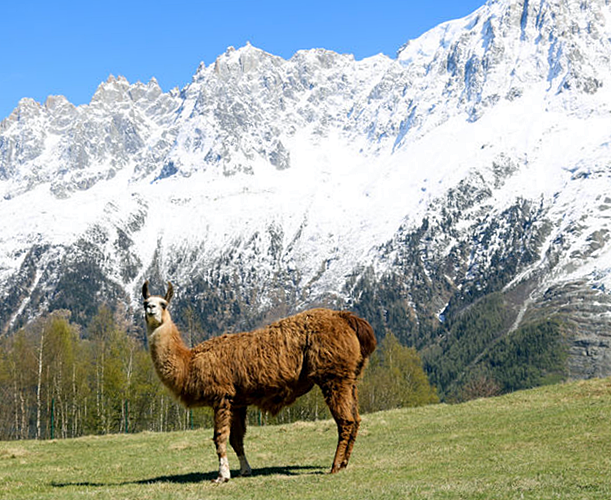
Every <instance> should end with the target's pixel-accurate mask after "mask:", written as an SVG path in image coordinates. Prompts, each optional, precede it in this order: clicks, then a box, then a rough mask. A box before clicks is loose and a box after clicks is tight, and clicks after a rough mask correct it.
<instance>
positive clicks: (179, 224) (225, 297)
mask: <svg viewBox="0 0 611 500" xmlns="http://www.w3.org/2000/svg"><path fill="white" fill-rule="evenodd" d="M610 26H611V13H610V9H609V5H608V4H607V3H606V2H605V1H604V0H597V1H593V2H589V3H588V4H584V3H583V2H579V1H573V0H568V1H560V0H555V1H551V0H550V1H546V0H544V1H541V2H537V3H534V2H531V1H527V0H526V1H516V0H491V1H489V2H488V3H486V4H485V5H484V6H482V7H481V8H480V9H478V10H477V11H476V12H474V13H473V14H471V15H469V16H467V17H465V18H463V19H460V20H456V21H450V22H448V23H444V24H442V25H440V26H438V27H436V28H433V29H432V30H430V31H429V32H427V33H425V34H424V35H423V36H422V37H420V38H418V39H416V40H412V41H409V42H408V43H407V44H405V45H404V46H403V47H401V48H400V49H399V51H398V53H397V57H396V59H391V58H389V57H386V56H383V55H378V56H374V57H371V58H367V59H364V60H361V61H356V60H355V59H354V57H353V56H351V55H340V54H336V53H333V52H330V51H326V50H324V49H313V50H310V51H300V52H297V53H296V54H295V55H294V56H293V57H292V58H291V59H289V60H284V59H282V58H280V57H277V56H274V55H272V54H267V53H265V52H264V51H262V50H260V49H257V48H256V47H253V46H252V45H250V44H247V45H246V46H245V47H242V48H240V49H234V48H231V47H230V48H229V49H228V50H227V51H226V52H225V53H224V54H222V55H220V56H219V57H218V58H217V60H216V61H215V62H214V63H213V64H211V65H209V66H206V65H205V64H203V63H202V64H201V65H200V66H199V68H198V69H197V72H196V73H195V75H194V76H193V79H192V81H191V83H190V84H188V85H187V86H186V87H185V88H183V89H182V90H178V89H174V90H172V91H170V92H167V93H164V92H163V91H162V90H161V88H160V87H159V85H158V83H157V82H156V81H155V80H154V79H153V80H151V81H150V82H148V83H146V84H144V83H140V82H138V83H136V84H129V82H127V80H125V79H124V78H123V77H118V78H115V77H109V79H108V80H107V81H106V82H103V83H102V84H100V86H99V88H98V90H97V91H96V93H95V94H94V96H93V98H92V100H91V102H90V103H89V104H87V105H82V106H78V107H75V106H73V105H71V104H70V103H69V102H68V101H67V100H66V99H65V98H63V97H61V96H60V97H50V98H49V99H47V101H46V103H45V104H44V105H39V104H37V103H35V102H34V101H32V100H29V99H25V100H23V101H22V102H21V103H20V104H19V106H18V108H17V109H16V110H15V111H14V112H13V113H12V114H11V115H10V116H9V117H8V118H7V119H5V120H4V121H2V122H1V123H0V185H1V186H2V187H1V188H0V189H1V190H2V193H3V201H2V202H1V205H0V210H2V213H3V215H4V217H3V218H2V219H3V222H2V231H1V233H0V234H3V235H4V237H2V238H0V278H1V282H2V283H4V286H2V287H0V296H2V297H3V302H4V305H3V306H2V307H0V317H1V318H2V319H3V320H4V322H5V325H7V326H6V327H5V331H10V330H11V329H14V328H17V327H19V326H20V325H22V324H24V323H25V322H27V321H28V320H29V319H31V318H33V317H35V316H36V315H38V314H40V313H41V312H44V311H45V310H49V309H55V308H69V309H71V310H72V311H73V315H74V318H75V319H76V320H77V321H78V322H81V323H83V324H86V323H87V320H88V318H90V317H91V315H92V313H93V311H94V310H95V305H96V304H99V303H100V302H102V301H109V302H111V303H112V302H116V301H119V302H122V303H123V304H124V305H125V306H126V307H127V308H134V309H136V308H137V307H138V306H137V302H138V299H137V296H138V289H139V287H140V286H141V282H142V281H143V279H144V278H145V277H146V278H150V279H151V280H152V282H153V283H157V284H158V285H159V286H161V284H162V283H163V282H165V281H166V280H167V279H172V280H173V281H174V282H175V283H177V284H178V285H179V287H178V290H179V293H178V299H180V300H182V306H180V305H179V306H178V307H179V311H178V312H179V314H183V315H184V317H185V318H186V317H191V318H192V319H193V318H195V319H193V321H195V322H196V323H197V325H198V328H199V329H200V330H201V335H208V334H214V333H218V332H220V331H224V330H228V329H229V330H231V329H243V328H248V327H252V326H254V325H256V324H259V323H260V322H263V321H265V320H267V319H270V318H275V317H277V316H279V315H282V314H286V313H290V312H293V311H296V310H300V309H303V308H305V307H308V306H311V305H319V304H323V305H329V306H333V307H351V308H353V309H356V310H358V311H359V312H361V313H363V314H365V317H368V319H370V321H371V322H372V323H373V324H374V327H376V331H377V333H378V335H380V336H382V335H383V334H384V331H385V330H391V331H393V332H394V333H395V334H397V335H398V336H399V338H401V340H402V341H403V342H405V343H408V344H410V345H417V346H419V348H421V349H424V351H425V353H426V356H427V358H426V359H427V362H428V363H429V367H430V369H431V371H432V373H436V370H437V371H439V370H441V368H440V366H441V365H443V363H444V361H443V359H445V357H447V355H448V353H451V352H453V351H452V350H453V349H457V347H456V346H457V345H458V344H459V343H460V342H461V341H460V339H459V336H458V334H457V333H456V332H455V331H453V330H452V328H457V326H456V325H458V324H459V323H460V317H461V315H462V314H465V312H466V311H468V310H470V309H471V310H472V311H473V310H474V308H475V309H477V307H478V306H477V304H480V303H481V304H483V305H486V304H487V306H486V307H488V306H490V304H492V303H494V304H496V302H495V300H496V299H494V300H493V299H490V300H491V301H490V300H487V299H486V297H488V296H490V297H501V299H500V300H501V302H503V304H504V305H503V306H502V308H503V310H504V311H505V312H504V313H503V315H506V317H505V316H504V319H503V320H502V321H499V324H498V327H497V330H496V331H495V333H491V336H492V338H491V339H489V340H490V342H488V343H487V345H486V346H484V347H483V348H482V349H480V350H479V351H478V352H474V353H470V354H469V355H465V356H466V358H465V360H464V363H463V364H464V366H463V369H464V370H465V371H464V372H463V373H462V375H460V376H461V377H463V378H464V377H467V378H468V377H469V376H476V375H477V373H476V372H477V370H475V368H477V369H478V370H480V369H482V370H483V369H485V368H486V367H485V366H482V365H481V363H480V361H481V360H483V359H487V358H486V353H493V354H494V352H495V351H494V349H495V347H494V346H498V345H499V339H503V338H506V337H507V336H511V335H516V332H517V333H520V332H521V330H520V328H526V327H528V326H529V325H532V324H534V323H536V324H540V323H539V322H540V321H542V320H544V319H549V318H552V319H553V318H556V319H559V321H560V322H559V323H558V324H561V325H562V328H561V330H562V331H560V330H559V332H558V335H560V336H562V338H564V339H565V340H564V342H565V344H566V349H567V351H568V353H569V357H568V361H567V367H566V372H565V373H564V375H565V376H571V377H589V376H593V375H603V374H611V340H610V339H609V336H608V335H607V333H606V332H607V331H608V327H610V326H611V324H610V322H609V319H608V317H611V316H610V315H611V301H610V300H609V295H608V292H607V290H608V289H609V287H611V252H610V251H609V248H608V241H609V234H610V233H609V231H610V228H609V222H608V218H609V215H608V214H609V212H608V211H609V210H610V209H611V196H610V197H608V196H607V194H606V193H608V192H609V190H608V187H609V186H608V184H609V166H610V165H609V160H608V159H607V158H608V157H609V147H610V144H611V140H610V137H609V133H608V130H609V128H608V125H609V123H610V121H611V109H610V107H609V104H608V103H609V102H611V100H610V99H609V93H610V92H611V85H610V82H611V80H610V76H611V75H610V73H609V70H608V69H607V68H608V67H609V65H608V62H609V60H610V58H611V41H610V40H611V27H610ZM83 278H85V279H84V280H83ZM495 294H496V295H495ZM484 299H486V300H484ZM482 301H483V302H482ZM495 307H496V306H495ZM180 308H182V309H180ZM189 315H191V316H189ZM554 324H555V323H554ZM559 328H560V327H559ZM204 331H206V332H207V333H203V332H204ZM491 355H492V354H491ZM461 363H462V362H461ZM474 370H475V371H474ZM467 372H469V373H467ZM471 372H473V373H471ZM437 382H438V383H440V384H441V379H440V381H437ZM454 382H456V383H458V382H457V380H445V381H443V384H445V385H446V386H449V385H451V384H452V383H454Z"/></svg>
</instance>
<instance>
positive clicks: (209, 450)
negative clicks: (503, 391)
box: [0, 379, 611, 500]
mask: <svg viewBox="0 0 611 500" xmlns="http://www.w3.org/2000/svg"><path fill="white" fill-rule="evenodd" d="M211 437H212V431H211V430H210V429H208V430H197V431H189V432H175V433H166V434H155V433H141V434H135V435H111V436H102V437H85V438H79V439H74V440H55V441H38V442H37V441H14V442H0V499H11V500H13V499H15V500H16V499H28V500H32V499H89V498H100V499H113V500H114V499H173V500H176V499H179V500H180V499H207V498H231V499H232V500H239V499H281V498H291V499H316V500H324V499H333V500H335V499H358V500H364V499H377V498H379V499H394V498H409V499H482V500H483V499H485V500H490V499H522V498H532V499H552V498H553V499H563V500H566V499H588V500H591V499H597V498H601V499H608V498H611V379H596V380H590V381H580V382H572V383H567V384H560V385H553V386H547V387H543V388H539V389H535V390H530V391H523V392H516V393H514V394H510V395H507V396H503V397H498V398H493V399H485V400H484V399H482V400H476V401H471V402H469V403H465V404H460V405H433V406H427V407H422V408H416V409H404V410H394V411H388V412H381V413H374V414H369V415H365V416H364V417H363V424H362V427H361V433H360V435H359V438H358V439H357V442H356V446H355V449H354V453H353V456H352V460H351V463H350V466H349V467H348V469H347V470H345V471H343V472H341V473H339V474H336V475H329V474H327V473H326V472H327V470H328V468H329V467H330V465H331V460H332V458H333V453H334V451H335V444H336V439H337V435H336V430H335V424H334V423H333V422H331V421H320V422H308V423H296V424H290V425H285V426H269V427H254V426H253V427H250V428H249V431H248V434H247V437H246V446H247V455H248V457H249V460H250V463H251V465H252V467H253V476H252V477H249V478H234V479H232V480H231V481H230V482H229V483H227V484H224V485H215V484H211V483H210V480H211V479H213V478H214V477H215V476H216V467H217V464H216V455H215V452H214V447H213V444H212V441H211ZM229 458H230V464H231V466H232V468H233V469H235V468H237V467H238V462H237V459H236V458H235V456H234V455H233V454H231V455H230V457H229Z"/></svg>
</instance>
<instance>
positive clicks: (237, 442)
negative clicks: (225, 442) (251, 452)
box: [229, 406, 252, 476]
mask: <svg viewBox="0 0 611 500" xmlns="http://www.w3.org/2000/svg"><path fill="white" fill-rule="evenodd" d="M246 409H247V408H246V406H242V407H239V408H234V409H233V411H232V415H231V433H230V434H229V443H230V444H231V447H232V448H233V451H235V453H236V455H237V456H238V459H239V460H240V476H250V475H251V474H252V469H251V468H250V465H249V464H248V460H246V454H245V453H244V435H245V434H246Z"/></svg>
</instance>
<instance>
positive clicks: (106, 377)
mask: <svg viewBox="0 0 611 500" xmlns="http://www.w3.org/2000/svg"><path fill="white" fill-rule="evenodd" d="M185 340H186V341H187V342H189V339H188V338H186V339H185ZM435 402H438V397H437V393H436V390H435V388H434V387H432V386H431V384H430V383H429V381H428V378H427V375H426V373H425V372H424V369H423V365H422V361H421V358H420V356H419V354H418V353H417V352H416V350H415V349H413V348H409V347H405V346H403V345H401V344H400V343H399V341H398V340H397V338H396V337H395V336H394V335H392V334H388V335H386V336H385V337H384V338H383V339H382V340H381V342H380V344H379V346H378V349H377V350H376V352H375V353H374V355H373V356H372V358H371V360H370V363H369V367H368V368H367V369H366V370H365V375H364V377H363V380H362V381H361V384H360V408H361V411H362V412H364V413H366V412H373V411H378V410H386V409H391V408H400V407H411V406H420V405H424V404H430V403H435ZM326 418H330V414H329V413H328V410H327V408H326V405H325V403H324V400H323V398H322V394H321V393H320V391H319V390H318V389H317V388H315V389H314V390H313V391H311V392H310V393H309V394H307V395H305V396H303V397H302V398H300V399H299V400H298V401H297V402H296V403H295V404H294V405H293V406H291V407H289V408H286V409H284V410H283V411H282V412H281V413H280V414H279V415H277V416H276V417H272V416H271V415H268V414H265V413H262V412H260V411H259V410H258V409H255V408H251V409H250V413H249V422H250V424H251V425H269V424H274V423H289V422H293V421H296V420H318V419H326ZM211 426H212V413H211V411H210V410H209V409H196V410H187V409H184V408H183V407H181V406H180V405H179V404H178V403H176V401H175V400H174V399H173V398H172V397H171V396H170V394H169V393H168V392H167V390H166V389H165V388H164V387H163V386H162V384H161V383H160V382H159V380H158V378H157V375H156V373H155V370H154V368H153V364H152V361H151V359H150V355H149V353H148V351H147V347H146V345H145V343H144V342H142V341H141V340H139V339H138V338H137V336H135V335H133V334H130V323H129V321H128V320H126V319H125V318H124V317H123V315H121V314H120V312H117V311H114V312H113V311H112V310H111V309H110V308H108V307H107V306H102V307H101V308H100V309H99V310H98V312H97V314H96V315H95V316H94V317H93V319H92V320H91V322H90V323H89V324H88V325H87V326H86V327H81V326H79V325H77V324H76V323H73V322H71V321H70V313H69V312H68V311H65V310H59V311H55V312H53V313H51V314H49V315H46V316H44V317H41V318H39V319H37V320H36V321H34V322H32V323H31V324H29V325H28V326H27V327H24V328H21V329H20V330H18V331H17V332H16V333H15V334H13V335H11V336H8V337H5V338H3V339H2V340H0V440H13V439H53V438H72V437H78V436H83V435H91V434H95V435H97V434H111V433H133V432H141V431H171V430H186V429H191V428H198V427H211Z"/></svg>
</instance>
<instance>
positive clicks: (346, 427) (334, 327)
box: [142, 281, 376, 483]
mask: <svg viewBox="0 0 611 500" xmlns="http://www.w3.org/2000/svg"><path fill="white" fill-rule="evenodd" d="M173 293H174V289H173V287H172V284H171V283H168V289H167V292H166V294H165V296H164V297H161V296H152V295H151V294H150V293H149V288H148V281H147V282H145V283H144V285H143V287H142V295H143V297H144V310H145V319H146V326H147V332H148V340H149V350H150V353H151V357H152V359H153V364H154V366H155V370H156V371H157V375H158V376H159V378H160V379H161V381H162V382H163V384H164V385H165V386H166V387H167V388H168V389H169V390H170V391H171V392H172V393H173V394H174V396H175V397H176V398H177V399H178V400H179V401H180V402H181V403H183V404H184V405H185V406H187V407H197V406H210V407H212V408H213V410H214V439H213V440H214V444H215V446H216V452H217V455H218V460H219V473H218V478H217V479H215V480H214V482H217V483H223V482H226V481H229V479H230V477H231V474H230V471H229V462H228V459H227V438H229V443H230V445H231V447H232V448H233V450H234V451H235V453H236V455H237V456H238V459H239V462H240V475H242V476H247V475H250V474H251V473H252V469H251V468H250V465H249V463H248V460H247V459H246V455H245V453H244V434H245V433H246V409H247V407H248V406H249V405H255V406H257V407H259V408H260V409H261V410H263V411H269V412H270V413H271V414H273V415H276V414H277V413H278V412H279V411H280V410H281V409H282V408H283V407H285V406H288V405H290V404H292V403H293V402H294V401H295V400H296V399H297V398H298V397H300V396H302V395H304V394H306V393H307V392H308V391H310V390H311V389H312V388H313V387H314V385H315V384H316V385H318V386H319V387H320V388H321V389H322V393H323V395H324V398H325V401H326V403H327V405H328V406H329V409H330V410H331V414H332V415H333V418H334V419H335V422H336V423H337V431H338V443H337V449H336V451H335V457H334V459H333V465H332V467H331V471H330V472H331V473H335V472H338V471H339V470H341V469H344V468H345V467H346V466H347V465H348V460H349V459H350V454H351V452H352V448H353V446H354V441H355V439H356V435H357V432H358V429H359V424H360V421H361V419H360V417H359V412H358V399H357V387H356V385H357V379H358V377H359V375H360V373H361V372H362V370H363V368H364V367H365V364H366V362H367V359H368V357H369V355H370V354H371V353H372V352H373V351H374V349H375V347H376V338H375V336H374V333H373V329H372V328H371V326H370V325H369V323H368V322H367V321H365V320H364V319H361V318H359V317H357V316H355V315H354V314H352V313H350V312H345V311H332V310H329V309H312V310H309V311H306V312H302V313H300V314H296V315H295V316H290V317H288V318H285V319H282V320H280V321H277V322H275V323H273V324H271V325H269V326H267V327H265V328H261V329H258V330H254V331H252V332H244V333H234V334H225V335H222V336H220V337H215V338H212V339H210V340H207V341H205V342H203V343H201V344H200V345H198V346H196V347H193V348H192V349H189V348H188V347H186V346H185V344H184V343H183V340H182V338H181V336H180V333H179V331H178V328H177V327H176V325H175V324H174V323H173V322H172V318H171V317H170V313H169V311H168V305H169V303H170V300H171V299H172V295H173Z"/></svg>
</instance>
